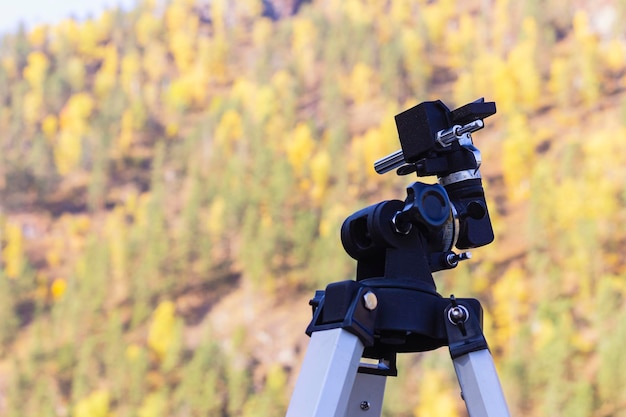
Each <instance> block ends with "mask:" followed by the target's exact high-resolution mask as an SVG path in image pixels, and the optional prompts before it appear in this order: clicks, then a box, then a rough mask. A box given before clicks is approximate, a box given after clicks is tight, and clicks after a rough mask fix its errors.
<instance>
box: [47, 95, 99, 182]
mask: <svg viewBox="0 0 626 417" xmlns="http://www.w3.org/2000/svg"><path fill="white" fill-rule="evenodd" d="M93 107H94V102H93V99H92V98H91V97H90V96H89V95H88V94H87V93H78V94H74V95H73V96H71V97H70V98H69V100H68V101H67V103H66V104H65V106H64V107H63V110H62V111H61V115H60V117H59V128H60V129H59V134H58V135H57V139H56V142H55V143H54V162H55V165H56V167H57V171H58V172H59V174H61V175H67V174H68V173H69V172H70V171H72V170H73V169H75V168H76V167H77V166H78V165H79V163H80V158H81V154H82V136H83V135H84V134H86V133H87V131H88V127H89V125H88V118H89V116H90V115H91V112H92V110H93Z"/></svg>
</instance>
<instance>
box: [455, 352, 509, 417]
mask: <svg viewBox="0 0 626 417" xmlns="http://www.w3.org/2000/svg"><path fill="white" fill-rule="evenodd" d="M453 362H454V369H455V371H456V376H457V378H458V380H459V385H460V386H461V392H462V395H463V399H464V400H465V405H466V406H467V412H468V413H469V415H470V417H508V416H510V414H509V409H508V407H507V405H506V400H505V399H504V394H503V392H502V387H501V386H500V380H499V379H498V374H497V373H496V367H495V365H494V363H493V359H492V357H491V354H490V353H489V350H488V349H481V350H478V351H475V352H470V353H468V354H465V355H461V356H459V357H458V358H455V359H453Z"/></svg>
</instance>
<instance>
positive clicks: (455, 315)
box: [448, 305, 469, 326]
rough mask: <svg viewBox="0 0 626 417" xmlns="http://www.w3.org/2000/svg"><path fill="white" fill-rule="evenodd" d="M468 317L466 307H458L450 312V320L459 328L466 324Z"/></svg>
mask: <svg viewBox="0 0 626 417" xmlns="http://www.w3.org/2000/svg"><path fill="white" fill-rule="evenodd" d="M468 317H469V311H467V308H465V307H464V306H460V305H456V306H454V307H452V308H451V309H450V310H449V311H448V320H450V322H451V323H452V324H455V325H457V326H458V325H459V324H461V323H464V322H466V321H467V319H468Z"/></svg>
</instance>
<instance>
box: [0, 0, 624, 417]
mask: <svg viewBox="0 0 626 417" xmlns="http://www.w3.org/2000/svg"><path fill="white" fill-rule="evenodd" d="M269 3H271V2H267V1H265V2H263V1H261V0H237V1H227V0H213V1H210V2H200V1H196V0H171V1H167V2H166V1H158V0H143V1H140V2H139V3H138V5H137V7H136V8H135V9H134V10H130V11H122V10H116V9H111V10H109V11H107V12H105V13H102V14H101V15H99V16H94V18H93V19H90V20H86V21H74V20H72V19H66V20H64V21H61V22H57V23H55V24H51V25H46V26H37V27H32V28H24V29H21V30H18V31H16V32H15V33H12V34H8V35H5V36H4V37H3V38H2V39H1V40H0V244H1V258H0V266H1V268H0V305H2V308H1V309H0V415H1V416H41V417H46V416H71V417H104V416H107V417H108V416H116V417H125V416H129V417H130V416H137V417H157V416H180V417H183V416H185V417H186V416H220V417H254V416H259V417H261V416H280V415H282V414H283V413H284V411H285V409H286V405H287V403H288V399H289V395H290V393H291V390H292V388H293V383H294V381H295V376H296V373H297V371H298V369H299V366H300V360H301V358H302V355H303V348H304V347H305V346H306V341H307V338H306V336H304V334H303V333H304V329H305V327H306V324H307V320H308V318H309V314H310V308H309V306H308V305H307V304H306V302H307V299H308V298H309V297H310V296H312V295H313V291H314V290H315V289H318V288H324V287H325V286H326V285H327V284H328V283H330V282H334V281H339V280H344V279H349V278H351V277H353V276H354V263H353V261H352V260H351V259H350V258H349V257H348V256H347V255H346V254H345V253H344V251H343V249H342V247H341V243H340V240H339V228H340V225H341V223H342V221H343V220H344V219H345V218H346V217H347V216H349V215H350V214H352V213H353V212H354V211H356V210H358V209H360V208H362V207H364V206H367V205H369V204H373V203H375V202H378V201H380V200H383V199H394V198H395V199H404V197H405V191H404V188H405V187H406V186H407V185H408V184H409V183H410V182H411V181H413V179H412V178H408V177H397V176H395V175H394V174H392V173H390V174H386V175H384V176H380V175H378V174H376V173H375V172H374V170H373V168H372V165H373V162H374V161H375V160H376V159H378V158H380V157H382V156H385V155H387V154H389V153H391V152H393V151H395V150H396V149H398V148H399V143H398V139H397V132H396V128H395V124H394V119H393V116H394V115H395V114H397V113H399V112H401V111H403V110H405V109H407V108H409V107H412V106H414V105H415V104H417V103H419V102H422V101H425V100H435V99H441V100H442V101H444V102H445V103H446V104H448V106H449V107H450V108H454V107H457V106H460V105H463V104H465V103H466V102H468V101H472V100H475V99H476V98H479V97H485V98H486V99H487V100H489V101H495V102H496V103H497V107H498V113H497V114H496V115H495V116H493V117H490V118H489V119H487V120H486V128H485V129H484V130H481V131H480V132H477V133H476V134H475V135H474V141H475V143H476V145H477V146H478V147H479V148H480V149H481V151H482V155H483V168H482V171H483V176H484V183H485V188H486V194H487V198H488V201H489V205H490V211H491V215H492V221H493V223H494V228H495V233H496V240H495V242H494V243H493V244H491V245H489V246H486V247H484V248H480V249H476V250H475V251H474V257H473V259H472V260H471V261H469V262H466V263H465V264H462V265H461V266H459V267H458V268H457V269H455V270H451V271H445V272H442V273H438V274H437V276H436V280H437V284H438V286H439V290H440V292H441V293H442V294H444V295H448V294H449V293H451V292H454V293H455V294H457V295H459V296H466V297H475V298H478V299H479V300H481V302H482V303H483V306H484V308H485V315H486V317H485V334H486V336H487V339H488V340H489V342H490V346H491V350H492V352H493V354H494V359H495V361H496V364H497V366H498V369H499V373H500V377H501V380H502V384H503V387H504V390H505V393H506V396H507V399H508V402H509V405H510V408H511V411H512V414H513V415H518V416H550V417H555V416H567V417H589V416H592V417H619V416H626V391H625V390H624V389H623V387H624V386H625V385H626V365H624V363H625V362H624V360H623V358H622V356H623V355H622V353H623V344H624V340H626V306H625V305H624V299H625V296H626V262H625V261H624V256H623V251H624V248H625V245H626V233H625V230H624V228H623V227H622V225H623V224H624V222H625V221H626V206H625V202H626V186H625V184H626V143H625V142H624V138H626V107H625V104H626V102H625V101H624V100H625V98H626V96H624V90H625V88H626V78H625V75H626V38H625V33H624V29H623V25H622V22H624V21H625V20H626V2H624V1H621V0H614V1H611V0H607V1H603V2H601V3H598V2H592V1H587V2H585V1H574V0H569V1H568V0H548V1H545V2H541V1H538V0H532V1H526V2H515V1H511V0H488V1H458V2H455V1H452V0H439V1H427V0H414V1H410V0H393V1H379V0H313V1H311V2H308V4H304V5H302V6H301V7H300V8H299V10H298V12H297V13H296V14H294V15H293V16H290V15H289V14H288V13H282V14H281V13H278V12H277V11H276V10H279V9H276V10H275V11H274V12H273V13H269V9H268V7H269ZM399 371H400V376H399V377H398V378H395V379H394V380H392V381H390V382H389V384H388V390H387V395H386V402H385V411H384V415H385V416H402V417H409V416H417V417H420V416H438V415H447V416H453V417H454V416H459V417H460V416H463V415H465V414H464V413H465V411H464V406H463V403H462V401H461V399H460V398H459V389H458V384H457V382H456V379H455V376H454V371H453V369H452V366H451V363H450V360H449V357H448V354H447V352H446V351H445V349H441V350H439V351H436V352H433V353H428V354H422V355H404V356H402V357H401V358H400V362H399Z"/></svg>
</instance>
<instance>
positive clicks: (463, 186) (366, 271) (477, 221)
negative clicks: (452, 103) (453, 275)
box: [341, 99, 496, 285]
mask: <svg viewBox="0 0 626 417" xmlns="http://www.w3.org/2000/svg"><path fill="white" fill-rule="evenodd" d="M495 112H496V106H495V103H493V102H485V101H484V99H479V100H477V101H474V102H472V103H469V104H466V105H464V106H462V107H460V108H458V109H455V110H450V109H448V107H446V105H445V104H443V103H442V102H441V101H429V102H423V103H421V104H418V105H417V106H415V107H413V108H411V109H408V110H406V111H404V112H402V113H400V114H398V115H396V117H395V120H396V126H397V129H398V136H399V139H400V144H401V147H402V149H401V150H399V151H397V152H395V153H393V154H391V155H388V156H386V157H384V158H382V159H380V160H378V161H376V163H375V164H374V168H375V170H376V171H377V172H378V173H380V174H383V173H386V172H388V171H391V170H393V169H397V173H398V175H407V174H411V173H414V172H415V173H416V174H417V176H419V177H422V176H437V178H438V183H437V184H424V183H420V182H416V183H413V184H411V185H410V186H409V187H408V188H407V197H406V199H405V201H404V202H402V201H399V200H391V201H384V202H382V203H378V204H375V205H373V206H370V207H368V208H365V209H363V210H360V211H358V212H357V213H354V214H353V215H352V216H350V217H348V218H347V219H346V221H345V222H344V224H343V226H342V231H341V237H342V242H343V245H344V248H345V249H346V252H348V254H349V255H350V256H352V257H353V258H355V259H356V260H357V261H358V264H357V280H363V279H370V278H401V279H410V278H418V279H421V277H426V276H427V277H430V276H431V273H432V272H435V271H438V270H441V269H449V268H454V267H456V266H457V265H458V262H459V261H461V260H464V259H468V258H469V257H470V253H469V252H462V253H459V254H457V253H455V252H453V248H454V247H456V248H458V249H460V250H465V249H470V248H476V247H479V246H484V245H487V244H489V243H491V242H492V241H493V239H494V234H493V229H492V226H491V220H490V218H489V212H488V210H487V202H486V200H485V195H484V190H483V186H482V179H481V174H480V165H481V162H482V160H481V155H480V151H479V150H478V149H477V148H476V147H475V146H474V144H473V142H472V137H471V134H472V133H473V132H475V131H477V130H480V129H482V128H483V127H484V122H483V119H485V118H487V117H488V116H491V115H493V114H495ZM425 281H426V282H429V280H428V279H425ZM430 281H432V277H431V278H430ZM433 285H434V284H433Z"/></svg>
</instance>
